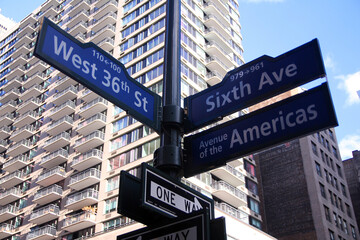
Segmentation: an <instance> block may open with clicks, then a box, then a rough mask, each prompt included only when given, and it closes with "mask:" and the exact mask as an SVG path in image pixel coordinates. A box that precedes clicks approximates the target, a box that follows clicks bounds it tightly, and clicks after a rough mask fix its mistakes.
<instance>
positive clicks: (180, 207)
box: [142, 163, 214, 219]
mask: <svg viewBox="0 0 360 240" xmlns="http://www.w3.org/2000/svg"><path fill="white" fill-rule="evenodd" d="M142 182H143V184H144V185H143V187H142V189H143V195H142V204H143V206H144V207H147V208H150V209H152V210H155V211H157V212H159V213H160V214H163V215H165V216H168V217H179V216H184V215H187V214H189V213H193V212H196V211H199V210H205V209H209V211H210V218H211V219H213V218H214V201H213V200H212V199H210V198H208V197H206V196H204V195H202V194H200V193H199V192H197V191H195V190H193V189H192V188H190V187H188V186H186V185H185V184H182V183H181V182H179V181H177V180H175V179H170V178H169V177H168V176H165V175H164V174H162V173H161V172H160V171H158V170H157V169H155V168H153V167H150V166H149V165H147V164H146V163H143V164H142Z"/></svg>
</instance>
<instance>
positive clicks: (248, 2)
mask: <svg viewBox="0 0 360 240" xmlns="http://www.w3.org/2000/svg"><path fill="white" fill-rule="evenodd" d="M43 2H44V0H16V1H9V0H0V9H1V12H0V13H1V14H3V15H5V16H7V17H9V18H12V19H13V20H15V21H21V20H22V19H23V18H24V17H26V16H27V15H28V14H29V13H30V12H32V11H33V10H35V9H36V8H37V7H38V6H40V5H41V4H42V3H43ZM239 11H240V23H241V25H242V29H241V35H242V37H243V42H242V44H243V48H244V54H243V56H244V58H245V61H246V62H248V61H251V60H254V59H256V58H258V57H260V56H262V55H269V56H272V57H276V56H278V55H281V54H282V53H285V52H287V51H289V50H291V49H293V48H296V47H298V46H300V45H302V44H304V43H307V42H309V41H311V40H313V39H314V38H317V39H318V40H319V43H320V48H321V52H322V56H323V60H324V63H325V68H326V73H327V77H326V78H325V79H321V80H318V81H315V82H314V83H312V84H308V85H306V86H305V87H307V88H311V87H313V86H315V85H316V84H319V83H320V82H322V81H328V83H329V86H330V91H331V95H332V99H333V102H334V106H335V111H336V114H337V118H338V122H339V126H338V127H336V128H335V131H336V135H337V140H338V143H339V146H340V154H341V156H342V159H343V160H344V159H348V158H350V157H352V151H353V150H360V97H359V95H357V91H358V90H360V61H359V57H360V46H359V45H360V14H359V13H360V1H359V0H239ZM358 121H359V122H358Z"/></svg>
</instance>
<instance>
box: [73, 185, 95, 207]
mask: <svg viewBox="0 0 360 240" xmlns="http://www.w3.org/2000/svg"><path fill="white" fill-rule="evenodd" d="M86 198H94V199H98V198H99V192H98V191H96V190H95V189H85V190H84V191H81V192H77V193H74V194H72V195H69V196H68V198H67V200H66V205H70V204H72V203H75V202H78V201H81V200H83V199H86Z"/></svg>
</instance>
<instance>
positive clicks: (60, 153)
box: [39, 149, 69, 169]
mask: <svg viewBox="0 0 360 240" xmlns="http://www.w3.org/2000/svg"><path fill="white" fill-rule="evenodd" d="M68 157H69V153H68V151H66V150H65V149H59V150H57V151H55V152H52V153H50V154H48V155H46V156H45V157H43V158H41V161H40V163H39V165H40V166H41V167H43V168H46V169H50V168H53V167H55V166H58V165H60V164H62V163H64V162H66V161H67V160H68Z"/></svg>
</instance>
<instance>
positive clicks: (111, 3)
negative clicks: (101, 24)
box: [93, 0, 118, 19]
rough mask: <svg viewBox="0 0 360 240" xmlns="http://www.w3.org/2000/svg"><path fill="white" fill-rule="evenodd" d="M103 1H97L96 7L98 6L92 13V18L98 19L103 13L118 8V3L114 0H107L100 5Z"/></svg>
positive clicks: (114, 10)
mask: <svg viewBox="0 0 360 240" xmlns="http://www.w3.org/2000/svg"><path fill="white" fill-rule="evenodd" d="M103 2H104V1H101V2H100V1H99V3H97V4H96V5H97V6H96V7H98V9H97V10H96V11H95V12H94V13H93V18H95V19H99V18H101V17H102V16H103V14H104V13H108V12H116V11H117V9H118V3H117V1H115V0H109V1H107V2H105V3H104V4H103V5H100V4H101V3H103Z"/></svg>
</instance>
